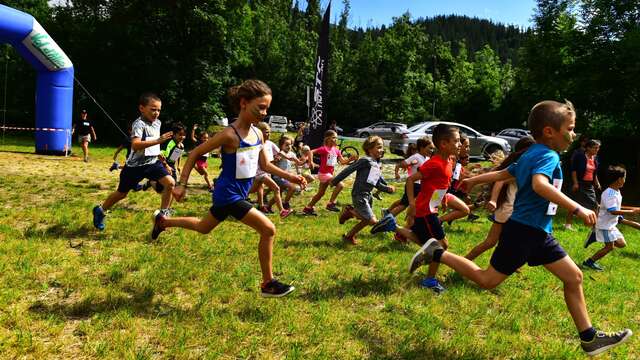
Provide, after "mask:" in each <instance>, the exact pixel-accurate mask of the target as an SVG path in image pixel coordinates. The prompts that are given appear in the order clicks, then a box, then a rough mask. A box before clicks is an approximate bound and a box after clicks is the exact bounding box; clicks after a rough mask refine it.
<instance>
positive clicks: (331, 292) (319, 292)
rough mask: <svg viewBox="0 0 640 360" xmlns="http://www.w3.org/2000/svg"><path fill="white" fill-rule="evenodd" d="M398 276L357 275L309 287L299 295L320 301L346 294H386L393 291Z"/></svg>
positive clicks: (339, 297)
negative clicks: (322, 285)
mask: <svg viewBox="0 0 640 360" xmlns="http://www.w3.org/2000/svg"><path fill="white" fill-rule="evenodd" d="M400 281H401V279H400V278H398V277H395V276H387V277H374V278H371V279H363V278H362V277H361V276H357V277H355V278H353V279H349V280H340V281H338V282H337V284H335V285H332V286H330V287H327V288H312V289H309V290H308V291H307V292H306V293H304V295H302V296H301V297H302V298H303V299H306V300H308V301H320V300H328V299H342V298H344V297H347V296H360V297H366V296H369V295H371V294H376V295H388V294H391V293H393V292H394V291H395V288H396V287H395V286H394V285H393V284H398V283H399V282H400Z"/></svg>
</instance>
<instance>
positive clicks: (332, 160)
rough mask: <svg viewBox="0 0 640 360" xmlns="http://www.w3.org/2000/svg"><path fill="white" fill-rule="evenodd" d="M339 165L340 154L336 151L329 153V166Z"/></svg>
mask: <svg viewBox="0 0 640 360" xmlns="http://www.w3.org/2000/svg"><path fill="white" fill-rule="evenodd" d="M336 165H338V155H336V153H334V152H331V153H329V154H328V155H327V166H336Z"/></svg>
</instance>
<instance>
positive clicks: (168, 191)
mask: <svg viewBox="0 0 640 360" xmlns="http://www.w3.org/2000/svg"><path fill="white" fill-rule="evenodd" d="M158 182H159V183H160V184H161V185H162V200H161V202H160V209H168V208H169V207H170V206H171V200H172V199H173V188H174V186H175V184H176V183H175V181H173V178H172V177H171V175H167V176H165V177H162V178H160V179H159V180H158Z"/></svg>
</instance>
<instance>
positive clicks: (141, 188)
mask: <svg viewBox="0 0 640 360" xmlns="http://www.w3.org/2000/svg"><path fill="white" fill-rule="evenodd" d="M132 190H133V191H134V192H138V191H141V190H143V186H142V184H136V186H135V187H134V188H133V189H132Z"/></svg>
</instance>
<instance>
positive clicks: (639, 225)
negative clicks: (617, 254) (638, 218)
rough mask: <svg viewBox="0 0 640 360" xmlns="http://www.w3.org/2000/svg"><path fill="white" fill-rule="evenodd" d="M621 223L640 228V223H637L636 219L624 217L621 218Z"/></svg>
mask: <svg viewBox="0 0 640 360" xmlns="http://www.w3.org/2000/svg"><path fill="white" fill-rule="evenodd" d="M620 223H621V224H624V225H627V226H631V227H632V228H634V229H636V230H640V223H637V222H635V221H631V220H627V219H622V220H620Z"/></svg>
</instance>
